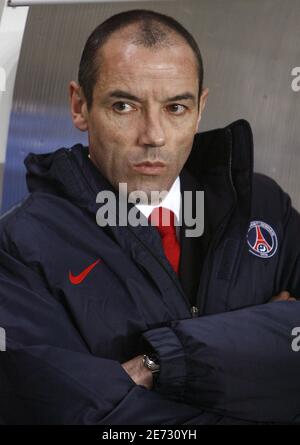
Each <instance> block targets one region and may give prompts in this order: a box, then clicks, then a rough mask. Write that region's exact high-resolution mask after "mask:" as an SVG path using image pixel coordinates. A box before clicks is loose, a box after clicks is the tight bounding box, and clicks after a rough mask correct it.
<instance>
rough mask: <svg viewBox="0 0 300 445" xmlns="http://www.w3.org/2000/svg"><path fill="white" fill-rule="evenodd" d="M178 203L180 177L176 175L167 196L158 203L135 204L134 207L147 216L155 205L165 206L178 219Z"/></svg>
mask: <svg viewBox="0 0 300 445" xmlns="http://www.w3.org/2000/svg"><path fill="white" fill-rule="evenodd" d="M180 204H181V193H180V178H179V176H177V178H176V179H175V181H174V183H173V185H172V187H171V188H170V190H169V192H168V194H167V196H166V197H165V199H164V200H163V201H162V202H161V203H160V204H159V205H146V204H136V207H137V208H138V210H139V211H140V212H142V213H143V215H144V216H145V217H146V218H148V216H149V215H150V213H151V212H152V210H153V209H154V208H155V207H165V208H167V209H169V210H172V211H173V212H174V214H175V216H176V219H177V221H179V216H180Z"/></svg>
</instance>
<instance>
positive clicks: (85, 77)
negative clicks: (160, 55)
mask: <svg viewBox="0 0 300 445" xmlns="http://www.w3.org/2000/svg"><path fill="white" fill-rule="evenodd" d="M131 24H139V25H140V29H139V30H138V31H137V32H136V33H135V36H134V37H135V38H134V40H133V43H135V44H137V45H143V46H145V47H159V46H165V45H169V44H172V43H171V42H170V39H169V34H170V32H169V33H168V31H171V32H172V31H173V32H175V33H176V34H177V35H179V36H181V37H182V38H183V39H184V40H185V41H186V43H187V44H188V45H189V46H190V48H191V49H192V50H193V52H194V54H195V57H196V61H197V65H198V67H197V68H198V79H199V96H198V100H199V99H200V96H201V93H202V88H203V62H202V56H201V53H200V49H199V47H198V45H197V42H196V41H195V39H194V37H193V36H192V35H191V34H190V33H189V32H188V31H187V30H186V29H185V28H184V27H183V26H182V25H181V24H180V23H179V22H177V20H175V19H173V18H172V17H169V16H167V15H164V14H160V13H158V12H154V11H148V10H145V9H134V10H131V11H125V12H121V13H119V14H115V15H113V16H111V17H109V18H108V19H107V20H105V21H104V22H103V23H101V24H100V25H99V26H97V28H95V29H94V31H93V32H92V34H91V35H90V36H89V38H88V40H87V42H86V44H85V46H84V49H83V52H82V56H81V60H80V64H79V72H78V82H79V85H80V86H81V87H82V90H83V93H84V96H85V99H86V101H87V107H88V109H90V108H91V106H92V103H93V91H94V87H95V84H96V82H97V78H98V75H99V61H98V62H97V54H98V51H99V49H101V48H102V47H103V45H104V44H105V42H106V41H107V40H108V38H109V37H110V36H111V35H112V34H113V33H114V32H115V31H118V30H121V29H124V28H126V27H127V26H129V25H131Z"/></svg>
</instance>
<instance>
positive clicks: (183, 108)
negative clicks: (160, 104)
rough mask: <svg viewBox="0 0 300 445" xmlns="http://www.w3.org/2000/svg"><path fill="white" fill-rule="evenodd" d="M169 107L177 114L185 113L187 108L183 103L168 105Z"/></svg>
mask: <svg viewBox="0 0 300 445" xmlns="http://www.w3.org/2000/svg"><path fill="white" fill-rule="evenodd" d="M167 108H168V110H169V111H170V112H171V113H172V114H177V115H179V114H184V113H185V112H186V110H187V107H186V106H185V105H181V104H171V105H168V107H167Z"/></svg>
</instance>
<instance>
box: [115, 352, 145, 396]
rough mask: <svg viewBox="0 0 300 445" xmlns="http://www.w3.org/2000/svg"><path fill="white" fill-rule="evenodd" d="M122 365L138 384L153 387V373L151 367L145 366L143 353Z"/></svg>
mask: <svg viewBox="0 0 300 445" xmlns="http://www.w3.org/2000/svg"><path fill="white" fill-rule="evenodd" d="M121 366H122V367H123V368H124V370H125V371H126V372H127V374H129V376H130V377H131V379H132V380H133V381H134V382H135V383H136V384H137V385H142V386H145V388H147V389H152V388H153V375H152V372H151V371H150V369H147V368H146V367H145V366H144V364H143V356H142V355H138V356H137V357H134V358H133V359H131V360H129V361H128V362H125V363H122V365H121Z"/></svg>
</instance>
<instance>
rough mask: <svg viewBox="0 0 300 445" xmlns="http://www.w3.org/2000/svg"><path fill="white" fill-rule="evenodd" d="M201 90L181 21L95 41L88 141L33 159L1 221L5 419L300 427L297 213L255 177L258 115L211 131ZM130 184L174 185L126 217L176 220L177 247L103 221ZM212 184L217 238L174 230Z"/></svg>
mask: <svg viewBox="0 0 300 445" xmlns="http://www.w3.org/2000/svg"><path fill="white" fill-rule="evenodd" d="M202 83H203V68H202V60H201V54H200V52H199V49H198V47H197V45H196V43H195V41H194V39H193V37H192V36H191V35H190V34H189V33H188V32H187V31H186V30H185V29H184V28H183V27H182V26H181V25H180V24H178V23H177V22H176V21H175V20H173V19H171V18H170V17H166V16H163V15H161V14H158V13H154V12H150V11H140V10H137V11H129V12H125V13H121V14H118V15H116V16H113V17H111V18H110V19H108V20H107V21H106V22H104V23H103V24H101V25H100V26H99V27H98V28H96V30H95V31H94V32H93V33H92V35H91V36H90V37H89V39H88V41H87V43H86V46H85V49H84V51H83V55H82V59H81V62H80V68H79V83H77V82H74V81H73V82H71V84H70V99H71V112H72V118H73V122H74V125H75V126H76V127H77V128H78V129H79V130H81V131H87V132H88V139H89V146H88V147H83V146H81V145H76V146H74V147H72V148H71V149H66V148H61V149H59V150H57V151H55V152H53V153H48V154H45V155H34V154H31V155H29V156H28V157H27V158H26V161H25V163H26V167H27V170H28V173H27V183H28V188H29V191H30V192H31V193H30V195H29V197H28V198H27V199H26V200H25V201H24V202H23V203H21V205H20V206H18V207H17V208H16V209H14V210H13V211H11V212H10V213H9V214H7V215H6V216H4V217H3V218H2V221H1V230H2V231H1V251H0V260H1V272H0V277H1V284H0V295H1V300H0V301H1V312H0V326H2V327H3V328H5V330H6V342H7V344H6V351H5V352H2V353H0V390H1V397H0V414H1V415H2V417H3V419H4V421H5V422H6V423H9V424H15V423H24V424H27V423H31V424H32V423H34V424H49V423H52V424H56V423H61V424H189V423H190V424H192V423H194V424H217V423H218V424H226V423H235V424H237V423H260V422H262V423H269V422H270V423H272V422H274V423H277V422H278V423H280V422H284V423H290V422H291V423H297V422H299V420H300V399H299V396H298V393H299V390H300V386H299V383H298V381H299V379H298V375H299V372H300V355H299V354H297V353H296V351H295V350H294V349H295V348H294V349H293V348H292V346H291V345H292V341H293V336H292V331H293V329H294V328H295V327H296V326H297V325H299V320H300V306H299V302H298V301H296V299H295V297H294V296H297V295H299V293H300V278H299V270H300V260H299V258H300V246H299V242H298V243H297V241H299V228H300V217H299V214H298V213H297V212H296V211H295V210H294V209H293V208H292V207H291V204H290V200H289V197H288V196H287V195H286V194H285V193H284V192H283V191H282V190H281V189H280V188H279V186H278V185H277V184H276V183H275V182H274V181H272V180H271V179H269V178H267V177H265V176H263V175H256V174H255V175H253V172H252V135H251V130H250V127H249V125H248V124H247V122H245V121H238V122H235V123H233V124H231V125H229V126H228V127H226V128H225V129H218V130H213V131H209V132H206V133H202V134H196V132H197V129H198V125H199V123H200V120H201V115H202V112H203V110H204V107H205V103H206V99H207V95H208V90H207V89H203V86H202ZM124 183H125V184H126V186H127V193H128V195H129V194H130V193H132V192H135V191H141V192H144V196H146V197H147V198H150V197H151V192H152V191H158V192H161V191H167V192H168V193H167V196H166V197H165V199H164V200H163V202H162V204H161V203H160V204H161V205H159V203H158V202H155V205H153V203H152V202H151V201H147V199H145V200H144V201H143V200H142V201H141V202H140V204H137V205H136V206H134V205H133V204H132V203H131V205H130V206H129V207H130V210H132V209H133V208H136V209H138V210H139V211H140V213H139V214H140V215H141V218H142V219H144V222H145V221H148V218H149V221H150V222H151V221H152V220H151V218H152V215H154V214H155V209H156V210H157V208H159V207H163V208H165V209H167V208H168V209H169V210H171V211H172V212H173V213H171V215H172V216H173V219H172V222H173V223H174V224H173V225H172V224H171V223H170V224H169V226H167V227H169V228H170V230H171V231H172V230H173V232H172V233H171V232H170V231H169V232H168V233H167V235H166V236H167V237H168V241H167V242H166V241H165V238H164V235H163V233H162V232H161V230H160V229H161V221H158V220H156V223H155V224H153V226H152V225H151V224H147V225H145V224H140V225H136V226H134V225H130V224H128V225H123V224H118V223H117V224H109V225H104V224H103V225H102V224H101V217H99V218H97V215H99V213H98V212H99V209H102V208H103V206H104V205H105V203H104V202H103V201H101V200H100V199H99V192H100V193H101V192H111V193H112V195H113V196H115V197H116V198H117V200H118V202H119V201H120V200H121V199H122V192H121V193H118V188H119V185H120V184H124ZM200 190H204V193H205V203H204V204H205V215H204V217H205V224H204V233H203V234H202V236H197V237H192V236H187V230H186V229H187V224H185V221H184V220H182V225H181V226H179V227H177V234H176V232H175V220H176V221H178V220H179V221H181V218H180V215H179V210H178V209H180V195H181V194H182V195H183V192H185V191H190V192H192V194H193V200H192V208H191V209H190V211H192V212H193V215H194V214H195V212H196V213H197V210H198V201H197V198H196V192H197V191H200ZM180 192H181V193H180ZM112 195H109V196H112ZM184 200H185V197H184V196H183V202H182V206H183V207H184V206H185V201H184ZM147 202H148V204H149V202H150V205H147ZM164 211H165V210H164ZM115 213H116V215H115V216H118V206H117V207H116V209H115ZM156 216H157V214H156ZM102 217H103V215H102ZM154 219H155V218H154ZM155 225H157V227H155ZM176 235H177V236H176ZM170 246H171V247H170ZM277 300H282V301H280V302H278V301H277Z"/></svg>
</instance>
